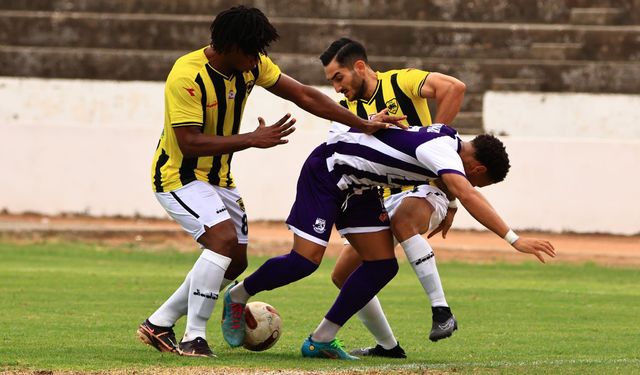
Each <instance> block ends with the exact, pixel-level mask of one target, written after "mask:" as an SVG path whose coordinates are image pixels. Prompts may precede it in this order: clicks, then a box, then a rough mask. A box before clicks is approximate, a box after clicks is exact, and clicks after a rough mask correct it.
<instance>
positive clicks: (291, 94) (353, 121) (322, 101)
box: [268, 74, 406, 134]
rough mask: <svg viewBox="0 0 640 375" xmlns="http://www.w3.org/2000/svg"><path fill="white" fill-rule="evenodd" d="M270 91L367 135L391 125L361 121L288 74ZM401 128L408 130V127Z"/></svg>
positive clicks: (319, 115)
mask: <svg viewBox="0 0 640 375" xmlns="http://www.w3.org/2000/svg"><path fill="white" fill-rule="evenodd" d="M268 90H269V91H270V92H271V93H273V94H275V95H277V96H279V97H281V98H283V99H286V100H290V101H292V102H294V103H296V105H297V106H298V107H300V108H302V109H304V110H305V111H307V112H309V113H312V114H314V115H316V116H318V117H322V118H324V119H327V120H331V121H336V122H339V123H341V124H345V125H349V126H351V127H352V128H356V129H358V130H360V131H362V132H363V133H366V134H373V133H374V132H376V131H377V130H380V129H385V128H388V127H389V125H390V124H387V123H384V122H380V121H370V120H365V119H361V118H360V117H358V116H356V115H354V114H353V113H351V112H350V111H349V110H348V109H346V108H344V107H342V106H340V105H339V104H337V103H336V102H334V101H333V100H332V99H331V98H330V97H328V96H326V95H325V94H323V93H322V92H320V91H319V90H316V89H315V88H313V87H311V86H307V85H303V84H302V83H300V82H298V81H296V80H295V79H293V78H291V77H289V76H287V75H286V74H281V75H280V79H279V80H278V82H276V84H275V85H273V86H271V87H270V88H269V89H268ZM400 127H402V128H406V126H400Z"/></svg>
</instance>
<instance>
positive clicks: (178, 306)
mask: <svg viewBox="0 0 640 375" xmlns="http://www.w3.org/2000/svg"><path fill="white" fill-rule="evenodd" d="M190 283H191V272H189V273H188V274H187V277H185V279H184V282H183V283H182V285H180V287H178V289H176V291H175V292H173V294H172V295H171V297H169V299H167V300H166V301H165V302H164V303H163V304H162V306H160V308H158V310H156V312H154V313H153V314H152V315H151V316H150V317H149V321H150V322H151V324H153V325H156V326H160V327H171V326H172V325H174V324H175V323H176V320H178V319H180V317H181V316H183V315H184V314H186V313H187V302H188V301H189V285H190Z"/></svg>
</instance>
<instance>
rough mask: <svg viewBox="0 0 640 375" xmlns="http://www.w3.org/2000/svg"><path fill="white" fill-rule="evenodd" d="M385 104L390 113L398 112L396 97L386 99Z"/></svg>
mask: <svg viewBox="0 0 640 375" xmlns="http://www.w3.org/2000/svg"><path fill="white" fill-rule="evenodd" d="M384 104H386V105H387V108H388V109H389V112H390V113H391V114H394V115H395V114H396V113H398V109H399V108H400V106H399V105H398V101H397V100H396V98H393V99H391V100H388V101H387V102H386V103H384Z"/></svg>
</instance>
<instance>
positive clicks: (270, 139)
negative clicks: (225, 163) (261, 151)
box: [173, 113, 296, 156]
mask: <svg viewBox="0 0 640 375" xmlns="http://www.w3.org/2000/svg"><path fill="white" fill-rule="evenodd" d="M295 123H296V119H295V118H291V114H289V113H287V114H286V115H284V116H283V117H282V118H281V119H280V120H278V121H277V122H276V123H275V124H273V125H270V126H266V125H265V121H264V119H262V118H261V117H259V118H258V127H257V128H256V130H254V131H252V132H251V133H244V134H236V135H230V136H214V135H207V134H203V133H202V132H201V131H200V127H199V126H184V127H177V128H173V130H174V131H175V134H176V138H177V140H178V145H179V146H180V151H182V153H183V155H185V156H211V155H223V154H228V153H231V152H236V151H240V150H244V149H247V148H250V147H256V148H269V147H274V146H277V145H280V144H284V143H287V142H288V140H287V139H285V137H286V136H288V135H289V134H291V133H293V132H294V131H295V128H294V127H293V124H295Z"/></svg>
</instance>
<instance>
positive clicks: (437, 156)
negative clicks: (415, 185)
mask: <svg viewBox="0 0 640 375" xmlns="http://www.w3.org/2000/svg"><path fill="white" fill-rule="evenodd" d="M416 158H417V159H418V161H419V162H420V163H422V164H423V165H424V166H425V167H426V168H427V169H429V170H430V171H432V172H434V173H436V174H437V175H438V176H442V175H443V174H445V173H456V174H459V175H462V176H466V175H465V174H464V166H463V165H462V159H460V155H458V140H457V139H456V138H452V137H448V136H443V137H439V138H436V139H432V140H430V141H428V142H425V143H423V144H421V145H420V146H418V148H417V149H416Z"/></svg>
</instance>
